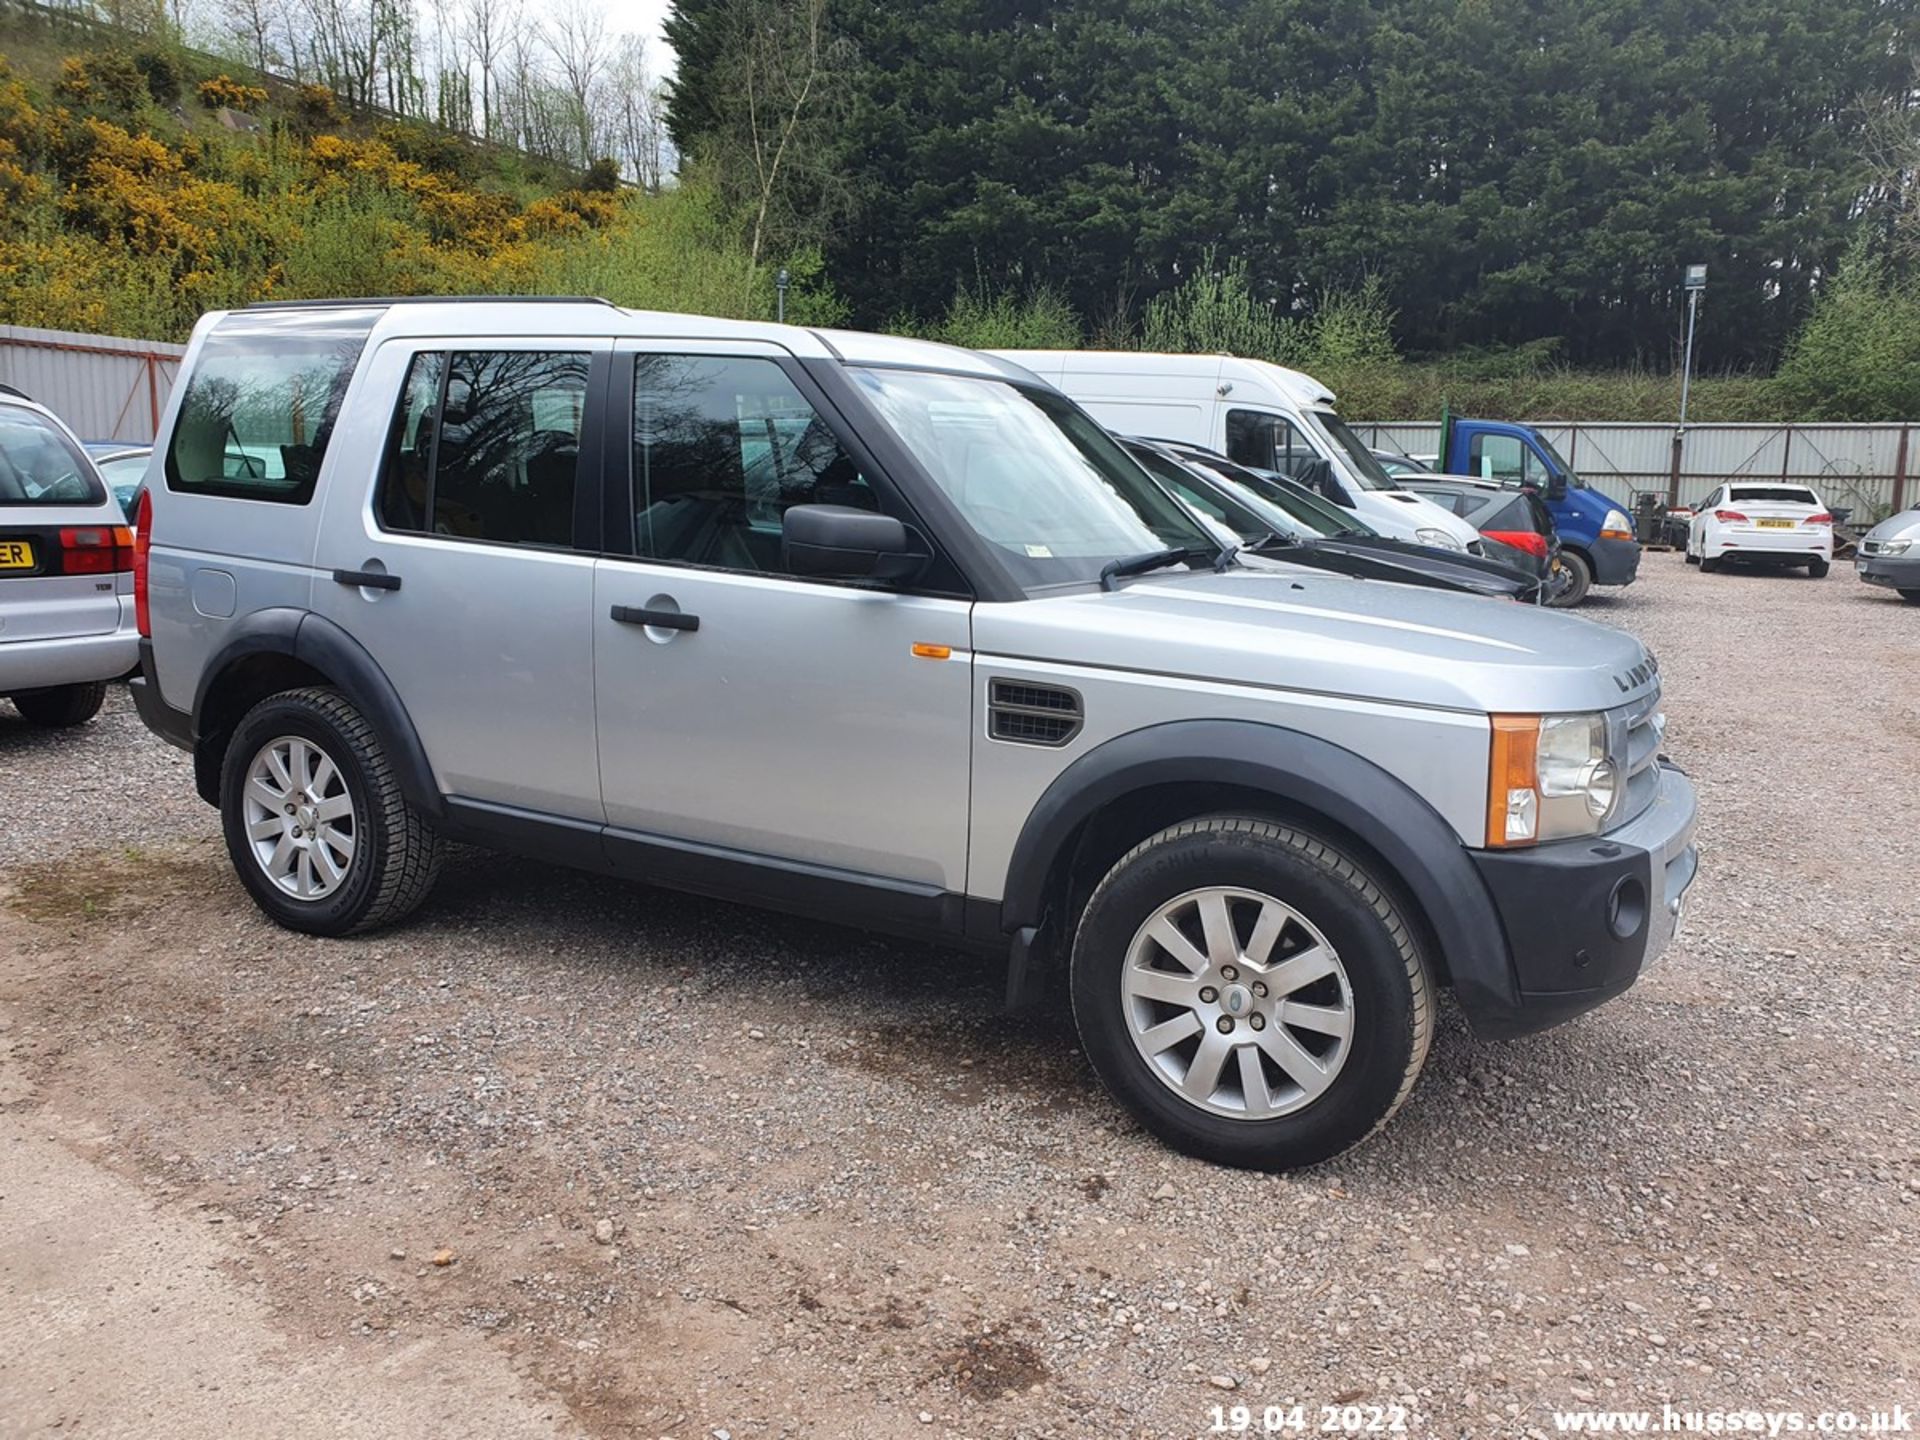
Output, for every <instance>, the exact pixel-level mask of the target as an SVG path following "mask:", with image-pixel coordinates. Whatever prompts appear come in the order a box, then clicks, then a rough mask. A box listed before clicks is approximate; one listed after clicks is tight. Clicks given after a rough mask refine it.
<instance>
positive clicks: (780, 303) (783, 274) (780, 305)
mask: <svg viewBox="0 0 1920 1440" xmlns="http://www.w3.org/2000/svg"><path fill="white" fill-rule="evenodd" d="M792 283H793V277H792V276H791V275H789V274H787V267H786V266H784V265H782V266H781V267H780V273H779V274H778V275H775V276H774V277H773V289H774V293H775V295H776V297H777V298H776V299H775V301H774V305H775V307H776V308H775V311H774V318H775V319H777V320H778V321H779V322H780V323H781V324H782V325H784V324H786V323H787V286H789V285H791V284H792ZM1687 336H1688V342H1689V343H1691V342H1692V336H1693V332H1692V331H1691V330H1689V331H1688V332H1687ZM1685 413H1686V407H1685V405H1684V404H1683V405H1682V406H1681V414H1682V415H1684V414H1685Z"/></svg>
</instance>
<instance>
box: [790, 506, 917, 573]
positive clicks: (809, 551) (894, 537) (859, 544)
mask: <svg viewBox="0 0 1920 1440" xmlns="http://www.w3.org/2000/svg"><path fill="white" fill-rule="evenodd" d="M780 550H781V554H782V556H783V557H784V558H785V560H786V565H787V572H788V573H789V574H792V575H817V576H821V577H823V578H828V579H834V580H883V581H886V582H888V583H890V584H901V583H903V582H905V581H908V580H911V579H913V578H914V577H915V576H916V575H918V574H919V573H920V572H921V571H922V570H923V569H925V568H926V564H927V560H928V559H929V557H928V556H927V555H926V554H925V553H924V552H923V551H920V550H916V549H915V548H914V542H913V534H912V532H911V531H909V530H908V529H907V527H906V526H905V525H903V524H901V523H900V522H899V521H898V520H896V519H894V518H893V516H891V515H881V514H877V513H875V512H874V511H872V510H856V509H854V508H853V507H851V506H847V505H793V506H790V507H788V509H787V512H786V514H785V516H784V517H783V518H782V520H781V522H780Z"/></svg>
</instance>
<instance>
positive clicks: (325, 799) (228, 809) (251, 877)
mask: <svg viewBox="0 0 1920 1440" xmlns="http://www.w3.org/2000/svg"><path fill="white" fill-rule="evenodd" d="M220 818H221V823H222V828H223V829H224V831H225V832H226V840H227V853H228V855H229V856H230V857H231V859H232V861H233V867H234V870H235V871H236V872H237V873H238V874H239V876H240V881H241V883H242V884H243V885H245V886H246V887H247V891H248V893H250V894H251V895H252V896H253V898H254V901H255V903H256V904H258V905H259V906H260V908H261V909H262V910H264V911H266V912H267V914H268V915H269V916H270V917H272V919H274V920H275V921H277V922H278V923H279V924H281V925H284V926H286V927H287V928H288V929H289V930H300V931H304V932H306V933H307V934H310V935H350V934H353V933H355V932H356V931H362V930H372V929H375V928H376V927H378V926H381V925H389V924H392V923H393V922H394V921H396V920H399V919H401V918H402V917H403V916H405V915H406V914H407V913H408V912H409V911H411V910H412V909H413V908H414V907H415V906H417V905H418V904H419V903H420V902H421V901H422V900H423V899H425V898H426V894H427V891H428V890H430V889H431V888H432V887H433V882H434V878H435V876H436V875H437V874H438V873H439V869H440V852H441V842H440V837H439V835H438V834H437V833H435V832H434V831H433V830H432V829H431V828H429V827H428V825H427V824H426V822H425V820H424V819H423V818H422V817H421V815H420V814H419V812H418V811H416V810H415V809H414V807H413V806H412V805H410V804H409V803H408V802H407V799H406V797H405V795H403V794H402V793H401V790H400V782H399V780H398V779H397V778H396V777H395V776H394V773H393V770H392V767H391V766H390V765H389V764H388V762H387V756H386V751H385V749H384V748H383V747H382V746H381V744H380V740H379V738H378V737H377V736H376V735H375V734H374V732H373V727H372V726H371V725H369V724H368V723H367V720H366V717H365V716H363V715H362V714H361V713H360V712H359V711H358V710H356V709H355V708H354V706H353V704H352V703H351V702H350V701H349V700H348V699H347V698H346V697H345V696H344V695H342V694H341V693H340V692H339V691H337V690H329V689H323V688H318V687H316V688H313V689H307V690H289V691H285V692H283V693H281V694H279V695H270V696H268V697H267V698H266V699H265V700H262V701H261V702H260V703H259V704H258V705H255V706H254V707H253V709H251V710H249V711H248V712H247V713H246V716H245V717H244V718H243V719H242V720H241V721H240V724H239V726H238V728H236V729H235V730H234V732H233V738H232V740H230V741H229V742H228V745H227V752H226V759H225V761H224V763H223V765H222V769H221V783H220Z"/></svg>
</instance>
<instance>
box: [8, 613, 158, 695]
mask: <svg viewBox="0 0 1920 1440" xmlns="http://www.w3.org/2000/svg"><path fill="white" fill-rule="evenodd" d="M139 662H140V637H139V636H138V635H137V634H135V633H134V631H133V629H132V627H131V626H129V627H128V628H126V629H123V630H109V631H107V632H106V633H105V634H101V635H74V636H69V637H66V638H63V639H58V640H9V641H7V642H6V643H5V644H0V695H11V694H13V693H14V692H15V691H19V690H45V689H47V688H49V687H51V686H54V685H85V684H88V683H89V682H91V681H94V680H118V679H119V678H120V677H121V676H122V675H124V674H126V673H127V672H128V671H129V670H131V669H133V667H134V666H135V665H137V664H139Z"/></svg>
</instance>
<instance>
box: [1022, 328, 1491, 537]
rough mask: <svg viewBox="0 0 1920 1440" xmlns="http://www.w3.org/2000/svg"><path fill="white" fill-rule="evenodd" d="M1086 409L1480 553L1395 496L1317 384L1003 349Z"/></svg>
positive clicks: (1467, 531)
mask: <svg viewBox="0 0 1920 1440" xmlns="http://www.w3.org/2000/svg"><path fill="white" fill-rule="evenodd" d="M993 353H994V354H996V355H999V356H1000V357H1001V358H1003V359H1006V360H1011V361H1013V362H1014V363H1015V364H1017V365H1024V366H1026V368H1027V369H1029V370H1031V371H1033V373H1034V374H1036V375H1038V376H1040V378H1041V379H1043V380H1046V381H1048V382H1049V383H1050V384H1052V385H1054V386H1056V387H1057V388H1058V389H1060V390H1062V391H1064V392H1065V393H1066V394H1067V395H1068V396H1070V397H1071V398H1072V399H1074V400H1076V401H1078V402H1079V404H1080V405H1081V407H1082V408H1083V409H1085V410H1086V412H1087V413H1088V414H1090V415H1091V416H1093V418H1094V419H1096V420H1098V421H1099V422H1100V423H1101V424H1102V425H1104V426H1106V427H1107V428H1108V429H1109V430H1111V431H1113V432H1114V433H1115V434H1118V435H1139V436H1143V437H1145V438H1148V439H1153V440H1183V441H1186V442H1187V443H1189V444H1194V445H1205V446H1207V447H1208V448H1210V449H1213V450H1217V451H1219V452H1220V453H1221V454H1223V455H1226V456H1228V457H1229V458H1231V459H1234V460H1237V461H1239V462H1240V463H1241V464H1242V465H1251V466H1254V467H1256V468H1257V469H1262V470H1277V471H1279V472H1280V473H1281V474H1283V475H1291V476H1293V477H1294V478H1295V479H1296V480H1301V481H1303V482H1305V483H1307V484H1310V485H1312V486H1313V487H1314V488H1315V489H1317V490H1319V491H1320V492H1321V493H1322V494H1324V495H1325V496H1326V497H1327V498H1328V499H1329V500H1332V501H1334V502H1335V503H1337V504H1339V505H1343V506H1345V507H1346V508H1347V509H1349V510H1351V511H1353V512H1354V513H1355V514H1356V515H1358V516H1359V517H1360V518H1361V519H1363V520H1365V521H1366V522H1367V523H1368V524H1369V525H1371V526H1372V527H1373V528H1374V529H1376V530H1378V531H1379V532H1380V533H1381V534H1382V535H1391V536H1393V537H1394V538H1395V539H1400V540H1412V541H1416V542H1418V543H1419V544H1422V545H1438V546H1440V547H1442V548H1443V549H1449V550H1470V551H1472V552H1473V553H1474V554H1476V555H1478V554H1481V553H1483V552H1482V547H1481V544H1480V532H1479V531H1477V530H1475V529H1474V528H1473V526H1471V525H1469V524H1468V523H1467V522H1466V521H1465V520H1462V519H1461V518H1460V517H1459V516H1458V515H1455V514H1454V513H1453V512H1452V511H1450V510H1447V509H1444V508H1442V507H1441V506H1439V505H1436V504H1434V503H1433V502H1432V501H1431V500H1428V499H1425V498H1424V497H1422V496H1419V495H1414V494H1410V493H1409V492H1407V491H1405V490H1400V489H1397V488H1395V485H1394V481H1393V479H1392V477H1391V476H1389V475H1388V474H1387V472H1386V471H1385V470H1383V469H1381V467H1380V462H1379V461H1378V460H1376V459H1375V458H1374V457H1373V454H1372V452H1371V451H1369V450H1368V449H1367V447H1366V446H1365V445H1362V444H1361V443H1360V439H1359V437H1358V436H1356V435H1355V434H1354V433H1353V432H1352V431H1351V430H1349V429H1348V428H1347V425H1346V422H1345V421H1344V420H1342V419H1341V418H1340V417H1339V416H1338V415H1336V414H1334V411H1333V392H1332V391H1330V390H1328V389H1327V387H1326V386H1324V385H1322V384H1321V383H1320V382H1319V381H1318V380H1316V379H1314V378H1313V377H1312V376H1311V375H1303V374H1301V373H1300V372H1299V371H1298V370H1288V369H1287V368H1285V367H1284V366H1281V365H1271V364H1269V363H1267V362H1266V361H1265V360H1242V359H1239V358H1238V357H1236V356H1232V355H1149V354H1141V353H1139V352H1136V351H1128V350H997V351H994V352H993Z"/></svg>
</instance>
